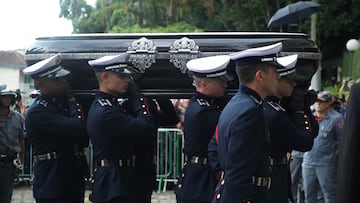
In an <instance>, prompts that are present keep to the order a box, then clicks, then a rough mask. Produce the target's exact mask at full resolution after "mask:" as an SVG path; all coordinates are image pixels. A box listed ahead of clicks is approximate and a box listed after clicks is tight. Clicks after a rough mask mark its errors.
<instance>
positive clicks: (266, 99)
mask: <svg viewBox="0 0 360 203" xmlns="http://www.w3.org/2000/svg"><path fill="white" fill-rule="evenodd" d="M265 101H272V102H275V103H280V99H279V98H278V97H276V96H267V97H265Z"/></svg>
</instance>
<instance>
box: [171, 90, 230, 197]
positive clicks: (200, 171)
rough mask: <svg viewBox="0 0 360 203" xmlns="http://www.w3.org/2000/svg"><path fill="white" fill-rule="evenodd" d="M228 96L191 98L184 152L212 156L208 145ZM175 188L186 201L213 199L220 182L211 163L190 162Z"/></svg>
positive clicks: (190, 155) (201, 95)
mask: <svg viewBox="0 0 360 203" xmlns="http://www.w3.org/2000/svg"><path fill="white" fill-rule="evenodd" d="M225 104H226V98H225V97H221V98H211V97H208V96H206V95H204V94H201V93H199V92H196V94H195V96H194V97H192V98H191V99H190V101H189V105H188V108H187V110H186V112H185V117H184V119H185V120H184V136H185V145H184V154H185V156H187V157H189V158H190V159H191V157H200V158H206V159H207V157H208V144H209V141H210V139H211V137H212V136H213V135H214V133H215V128H216V125H217V123H218V119H219V116H220V113H221V111H222V109H223V108H224V106H225ZM182 173H183V175H182V177H180V178H179V181H178V185H177V188H176V190H175V192H176V195H177V198H180V199H183V200H197V201H210V200H211V197H212V195H213V193H214V190H215V186H216V182H215V173H214V171H212V168H211V167H210V165H209V164H208V163H207V164H201V163H191V162H187V163H186V165H185V166H184V168H183V170H182Z"/></svg>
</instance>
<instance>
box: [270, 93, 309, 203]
mask: <svg viewBox="0 0 360 203" xmlns="http://www.w3.org/2000/svg"><path fill="white" fill-rule="evenodd" d="M264 109H265V111H264V115H265V121H266V124H267V126H268V129H269V132H270V139H271V159H272V163H273V164H272V165H271V187H270V197H271V202H273V203H282V202H283V203H287V202H288V197H289V195H288V194H289V192H290V191H289V183H290V182H289V181H291V180H289V177H290V174H289V164H288V162H286V163H282V161H283V159H287V152H291V150H292V149H294V150H297V151H301V152H305V151H308V150H310V149H311V147H312V145H313V136H312V132H311V128H310V127H309V122H308V120H307V119H306V117H304V115H303V114H301V115H298V116H297V118H295V119H297V121H292V120H290V118H289V116H288V114H287V113H286V112H285V109H284V108H282V107H281V106H280V105H279V99H278V98H277V97H274V96H269V97H266V98H265V101H264Z"/></svg>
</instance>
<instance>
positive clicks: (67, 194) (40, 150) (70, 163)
mask: <svg viewBox="0 0 360 203" xmlns="http://www.w3.org/2000/svg"><path fill="white" fill-rule="evenodd" d="M75 106H78V105H77V104H71V105H70V104H66V98H65V97H56V98H54V97H48V96H45V95H40V96H39V97H38V98H37V100H36V101H35V102H34V104H33V105H31V107H30V108H29V110H28V111H27V113H26V117H25V127H26V131H27V137H28V139H29V141H30V143H31V145H32V150H33V151H32V154H33V155H40V154H46V153H50V152H56V154H57V157H56V159H52V160H42V161H36V162H35V164H34V180H33V192H34V197H35V198H36V199H56V198H65V199H66V198H73V197H77V196H79V195H83V194H82V193H83V190H84V178H83V173H84V172H83V171H81V170H82V169H80V168H79V163H78V160H77V159H76V157H75V153H76V150H77V149H80V148H83V147H86V146H87V145H88V137H87V134H86V127H85V121H84V118H83V117H82V116H81V115H78V113H77V112H78V111H77V110H76V109H75ZM74 111H75V112H74ZM82 198H83V197H82Z"/></svg>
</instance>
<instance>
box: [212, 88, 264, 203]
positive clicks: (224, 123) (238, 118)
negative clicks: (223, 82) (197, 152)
mask: <svg viewBox="0 0 360 203" xmlns="http://www.w3.org/2000/svg"><path fill="white" fill-rule="evenodd" d="M218 128H219V132H218V134H219V135H218V136H219V140H218V154H219V161H220V166H221V168H222V169H223V170H224V173H225V176H224V179H225V182H224V183H225V184H224V185H221V188H222V189H220V190H219V191H222V192H221V194H216V195H215V198H219V199H217V200H216V202H224V203H228V202H250V201H251V202H259V203H266V202H268V201H269V191H268V189H267V188H266V187H258V186H255V185H254V184H252V176H254V177H264V178H267V177H269V176H270V166H269V155H270V140H269V139H270V138H269V135H268V132H267V130H266V128H265V119H264V115H263V107H262V101H261V97H260V96H259V95H258V94H257V93H256V92H255V91H253V90H251V89H250V88H248V87H246V86H244V85H240V87H239V91H238V92H237V94H236V95H234V96H233V97H232V99H231V100H230V101H229V103H228V104H227V105H226V107H225V108H224V110H223V112H222V114H221V116H220V119H219V124H218ZM219 200H220V201H219Z"/></svg>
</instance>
